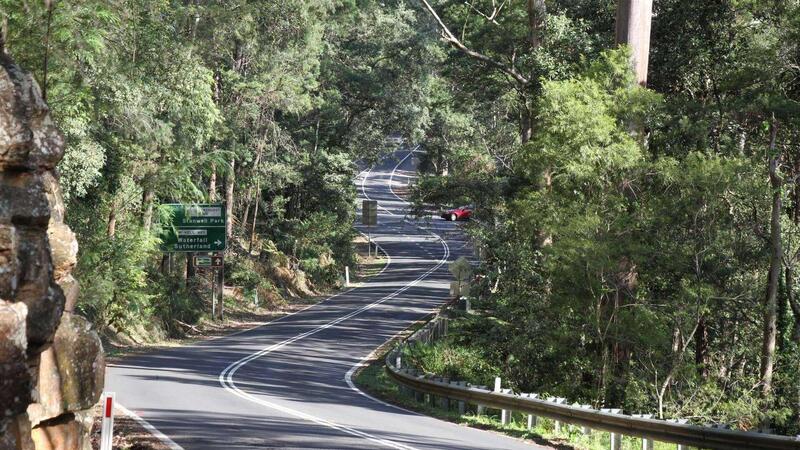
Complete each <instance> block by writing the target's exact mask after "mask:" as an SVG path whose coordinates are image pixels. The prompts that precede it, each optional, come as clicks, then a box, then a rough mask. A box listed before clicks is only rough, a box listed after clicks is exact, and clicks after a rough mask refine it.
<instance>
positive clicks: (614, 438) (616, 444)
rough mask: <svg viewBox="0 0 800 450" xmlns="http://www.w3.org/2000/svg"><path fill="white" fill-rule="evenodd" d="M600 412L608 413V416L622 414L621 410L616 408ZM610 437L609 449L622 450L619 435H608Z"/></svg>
mask: <svg viewBox="0 0 800 450" xmlns="http://www.w3.org/2000/svg"><path fill="white" fill-rule="evenodd" d="M600 411H602V412H605V413H609V414H620V413H622V410H621V409H618V408H603V409H601V410H600ZM609 434H610V436H611V443H610V449H611V450H622V435H621V434H619V433H614V432H612V433H609Z"/></svg>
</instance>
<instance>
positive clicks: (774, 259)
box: [761, 116, 783, 396]
mask: <svg viewBox="0 0 800 450" xmlns="http://www.w3.org/2000/svg"><path fill="white" fill-rule="evenodd" d="M777 134H778V124H777V122H776V120H775V117H774V116H773V118H772V124H771V125H770V145H769V147H770V156H769V182H770V188H771V189H772V215H771V217H770V262H769V275H768V277H767V295H766V298H765V302H764V341H763V345H762V348H761V391H762V394H764V395H765V396H766V395H768V394H769V393H770V391H771V390H772V371H773V367H774V365H775V345H776V340H777V315H778V314H777V313H778V283H779V281H780V275H781V257H782V256H783V247H782V243H781V212H782V209H783V203H782V197H781V188H782V187H783V180H782V178H781V175H780V160H781V155H780V153H779V152H778V151H777V148H776V139H777Z"/></svg>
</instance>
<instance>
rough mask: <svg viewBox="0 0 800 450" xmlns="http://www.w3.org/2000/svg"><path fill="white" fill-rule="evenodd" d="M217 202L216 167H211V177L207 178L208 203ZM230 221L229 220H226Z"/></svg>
mask: <svg viewBox="0 0 800 450" xmlns="http://www.w3.org/2000/svg"><path fill="white" fill-rule="evenodd" d="M216 200H217V166H216V165H214V164H212V165H211V175H210V176H209V178H208V201H209V202H212V203H213V202H215V201H216ZM228 220H230V218H229V219H228Z"/></svg>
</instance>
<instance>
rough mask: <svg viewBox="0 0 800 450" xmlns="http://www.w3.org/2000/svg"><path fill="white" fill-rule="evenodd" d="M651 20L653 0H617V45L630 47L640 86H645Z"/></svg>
mask: <svg viewBox="0 0 800 450" xmlns="http://www.w3.org/2000/svg"><path fill="white" fill-rule="evenodd" d="M652 20H653V0H618V2H617V26H616V40H617V44H618V45H622V44H626V45H628V46H630V48H631V59H632V61H631V63H632V65H633V69H634V72H635V73H636V81H637V82H638V83H639V84H641V85H642V86H644V85H646V84H647V66H648V63H649V59H650V27H651V24H652Z"/></svg>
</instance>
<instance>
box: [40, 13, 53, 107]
mask: <svg viewBox="0 0 800 450" xmlns="http://www.w3.org/2000/svg"><path fill="white" fill-rule="evenodd" d="M44 4H45V7H46V8H47V25H46V30H45V33H44V62H43V65H42V100H44V101H47V72H48V70H47V69H48V67H49V66H50V61H49V60H50V26H51V24H52V23H53V0H45V2H44Z"/></svg>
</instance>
